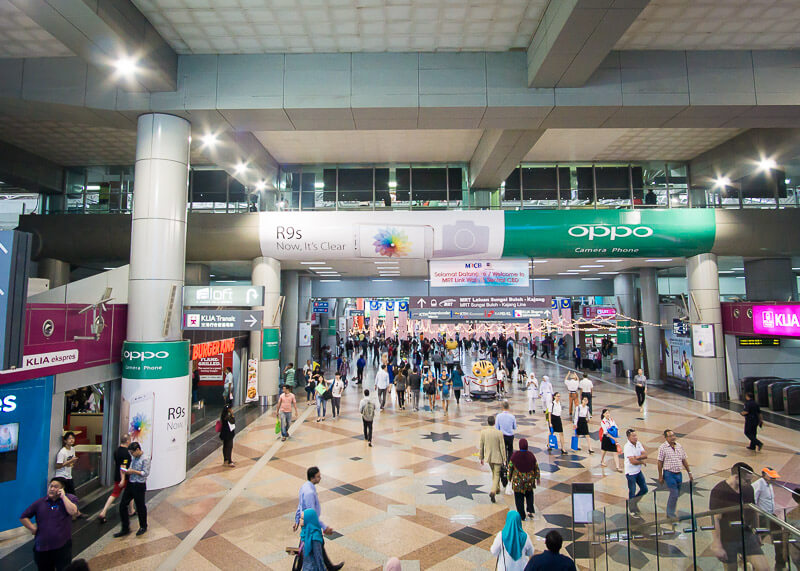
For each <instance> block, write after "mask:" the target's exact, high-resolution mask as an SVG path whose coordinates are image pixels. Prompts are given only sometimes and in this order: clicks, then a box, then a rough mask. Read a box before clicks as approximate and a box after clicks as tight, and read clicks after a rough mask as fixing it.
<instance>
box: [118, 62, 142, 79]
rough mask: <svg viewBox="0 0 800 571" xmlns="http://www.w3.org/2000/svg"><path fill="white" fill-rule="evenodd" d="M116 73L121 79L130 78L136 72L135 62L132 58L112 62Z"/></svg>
mask: <svg viewBox="0 0 800 571" xmlns="http://www.w3.org/2000/svg"><path fill="white" fill-rule="evenodd" d="M114 68H116V70H117V73H118V74H120V75H121V76H123V77H132V76H133V75H134V74H135V73H136V72H137V71H138V68H137V67H136V60H135V59H133V58H132V57H121V58H119V59H117V61H115V62H114Z"/></svg>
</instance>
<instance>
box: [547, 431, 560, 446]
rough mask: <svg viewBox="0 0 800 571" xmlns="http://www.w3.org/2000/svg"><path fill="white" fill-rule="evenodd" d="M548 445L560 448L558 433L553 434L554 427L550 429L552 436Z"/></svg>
mask: <svg viewBox="0 0 800 571" xmlns="http://www.w3.org/2000/svg"><path fill="white" fill-rule="evenodd" d="M547 447H548V448H554V449H555V448H558V438H556V435H555V434H553V429H550V438H548V440H547Z"/></svg>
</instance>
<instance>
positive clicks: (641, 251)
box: [259, 208, 716, 260]
mask: <svg viewBox="0 0 800 571" xmlns="http://www.w3.org/2000/svg"><path fill="white" fill-rule="evenodd" d="M259 216H260V218H259V239H260V242H261V252H262V255H264V256H269V257H274V258H277V259H280V260H328V259H354V258H377V259H383V258H406V259H428V260H431V259H469V258H472V259H487V260H496V259H500V258H522V257H531V256H539V257H546V256H552V257H559V258H585V257H589V256H595V255H598V256H599V255H603V256H611V255H613V256H615V257H623V258H624V257H641V256H665V255H669V256H676V257H677V256H694V255H696V254H701V253H704V252H710V251H711V248H712V246H713V245H714V238H715V236H716V220H715V215H714V211H713V210H711V209H708V210H706V209H689V208H680V209H673V210H663V209H653V210H646V209H641V210H536V211H533V210H529V211H475V212H471V211H470V212H459V211H448V212H444V213H443V212H397V211H395V212H311V213H307V212H262V213H260V214H259Z"/></svg>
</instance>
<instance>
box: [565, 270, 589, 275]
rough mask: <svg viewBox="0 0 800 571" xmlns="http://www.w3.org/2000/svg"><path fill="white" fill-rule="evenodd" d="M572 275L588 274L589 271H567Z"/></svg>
mask: <svg viewBox="0 0 800 571" xmlns="http://www.w3.org/2000/svg"><path fill="white" fill-rule="evenodd" d="M567 271H568V272H569V273H571V274H588V273H589V270H567Z"/></svg>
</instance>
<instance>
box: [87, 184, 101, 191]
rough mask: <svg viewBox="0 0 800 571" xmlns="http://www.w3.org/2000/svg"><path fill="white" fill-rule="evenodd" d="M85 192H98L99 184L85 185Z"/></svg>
mask: <svg viewBox="0 0 800 571" xmlns="http://www.w3.org/2000/svg"><path fill="white" fill-rule="evenodd" d="M86 190H100V185H99V184H89V185H86Z"/></svg>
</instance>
